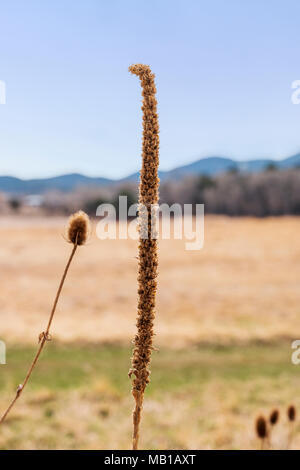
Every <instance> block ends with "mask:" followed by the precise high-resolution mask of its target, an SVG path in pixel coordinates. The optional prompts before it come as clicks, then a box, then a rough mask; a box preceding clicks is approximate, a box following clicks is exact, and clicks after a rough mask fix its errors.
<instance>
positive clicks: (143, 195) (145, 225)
mask: <svg viewBox="0 0 300 470" xmlns="http://www.w3.org/2000/svg"><path fill="white" fill-rule="evenodd" d="M129 71H130V72H132V73H133V74H135V75H137V76H138V77H139V78H140V80H141V86H142V96H143V105H142V111H143V151H142V169H141V174H140V186H139V232H140V241H139V270H138V296H139V300H138V312H137V334H136V336H135V338H134V350H133V356H132V368H131V370H130V371H129V376H130V377H131V374H134V376H135V377H134V380H133V386H132V394H133V397H134V399H135V410H134V412H133V440H132V447H133V450H137V449H138V442H139V430H140V422H141V412H142V407H143V398H144V392H145V388H146V386H147V384H148V383H149V376H150V370H149V364H150V360H151V352H152V349H153V346H152V341H153V335H154V333H153V323H154V318H155V297H156V289H157V280H156V278H157V266H158V256H157V236H156V233H155V231H154V230H153V227H156V214H155V207H156V206H157V204H158V187H159V179H158V164H159V157H158V151H159V135H158V134H159V126H158V115H157V101H156V98H155V94H156V87H155V83H154V74H153V73H152V72H151V70H150V67H149V66H148V65H142V64H136V65H132V66H131V67H129Z"/></svg>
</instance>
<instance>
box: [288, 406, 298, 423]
mask: <svg viewBox="0 0 300 470" xmlns="http://www.w3.org/2000/svg"><path fill="white" fill-rule="evenodd" d="M287 415H288V418H289V421H295V419H296V408H295V407H294V405H290V406H289V407H288V409H287Z"/></svg>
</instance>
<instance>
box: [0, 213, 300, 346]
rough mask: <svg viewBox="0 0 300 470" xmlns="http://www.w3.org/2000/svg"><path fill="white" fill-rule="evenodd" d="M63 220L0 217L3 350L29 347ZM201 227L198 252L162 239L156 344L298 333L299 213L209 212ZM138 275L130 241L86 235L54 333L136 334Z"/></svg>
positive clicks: (112, 338) (41, 316) (51, 277)
mask: <svg viewBox="0 0 300 470" xmlns="http://www.w3.org/2000/svg"><path fill="white" fill-rule="evenodd" d="M64 223H65V220H64V219H31V220H30V219H21V218H15V219H14V218H11V219H2V220H1V222H0V263H1V269H2V273H3V274H2V276H1V332H0V336H1V339H2V340H4V341H6V342H7V343H8V346H9V343H13V342H22V343H26V342H27V343H31V344H33V343H34V344H36V331H39V329H40V327H41V325H42V324H43V322H45V321H46V319H47V312H48V306H49V302H50V301H51V299H52V298H53V295H54V293H55V290H56V283H57V273H58V272H59V269H60V268H61V260H62V259H63V257H64V256H65V242H64V239H63V230H62V227H63V225H64ZM205 224H206V225H205V242H204V249H203V250H201V251H199V252H197V251H185V249H184V241H181V240H170V241H168V240H161V241H160V285H159V290H158V307H157V312H158V315H157V324H156V333H157V338H156V343H157V345H158V346H159V345H168V346H171V347H181V346H185V345H190V344H197V343H206V342H208V343H229V342H240V343H244V342H248V341H270V340H273V339H278V338H294V339H297V338H295V334H296V333H295V328H296V325H298V322H299V313H300V290H299V279H300V245H299V241H298V234H299V229H300V219H298V218H293V217H283V218H270V219H252V218H240V219H231V218H227V217H212V216H207V217H206V219H205ZM60 235H61V236H60ZM136 275H137V261H136V241H134V240H105V241H100V240H98V239H97V238H96V236H95V233H93V235H92V236H91V238H90V240H89V242H88V246H86V247H83V248H82V250H81V253H80V262H79V261H78V260H76V259H75V260H74V265H73V267H72V276H71V277H70V282H68V284H67V285H66V286H65V290H64V296H63V298H62V300H61V303H60V305H59V306H58V310H57V317H56V323H55V329H54V331H53V335H54V338H55V339H59V340H61V341H64V342H72V341H78V340H82V341H88V342H123V343H124V344H128V342H129V341H130V340H131V338H132V337H133V336H134V334H135V310H136V297H137V293H136ZM74 279H76V282H73V281H72V280H74ZM77 281H78V282H79V283H80V289H78V282H77ZM83 318H84V322H83V321H82V319H83Z"/></svg>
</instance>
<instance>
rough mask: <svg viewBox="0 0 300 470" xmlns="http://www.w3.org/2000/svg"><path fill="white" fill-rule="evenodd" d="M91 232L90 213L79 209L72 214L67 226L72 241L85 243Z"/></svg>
mask: <svg viewBox="0 0 300 470" xmlns="http://www.w3.org/2000/svg"><path fill="white" fill-rule="evenodd" d="M89 232H90V219H89V217H88V215H87V214H86V213H85V212H83V211H79V212H76V213H75V214H73V215H71V216H70V218H69V223H68V227H67V239H68V241H69V242H70V243H73V245H75V243H76V244H77V245H84V244H85V242H86V240H87V237H88V235H89Z"/></svg>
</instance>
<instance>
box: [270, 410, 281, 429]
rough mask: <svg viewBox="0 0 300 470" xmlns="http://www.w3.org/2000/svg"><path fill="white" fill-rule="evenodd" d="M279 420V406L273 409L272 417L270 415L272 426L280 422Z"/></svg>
mask: <svg viewBox="0 0 300 470" xmlns="http://www.w3.org/2000/svg"><path fill="white" fill-rule="evenodd" d="M278 420H279V410H277V408H275V409H274V410H273V411H271V413H270V417H269V421H270V424H271V426H275V424H276V423H277V422H278Z"/></svg>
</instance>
